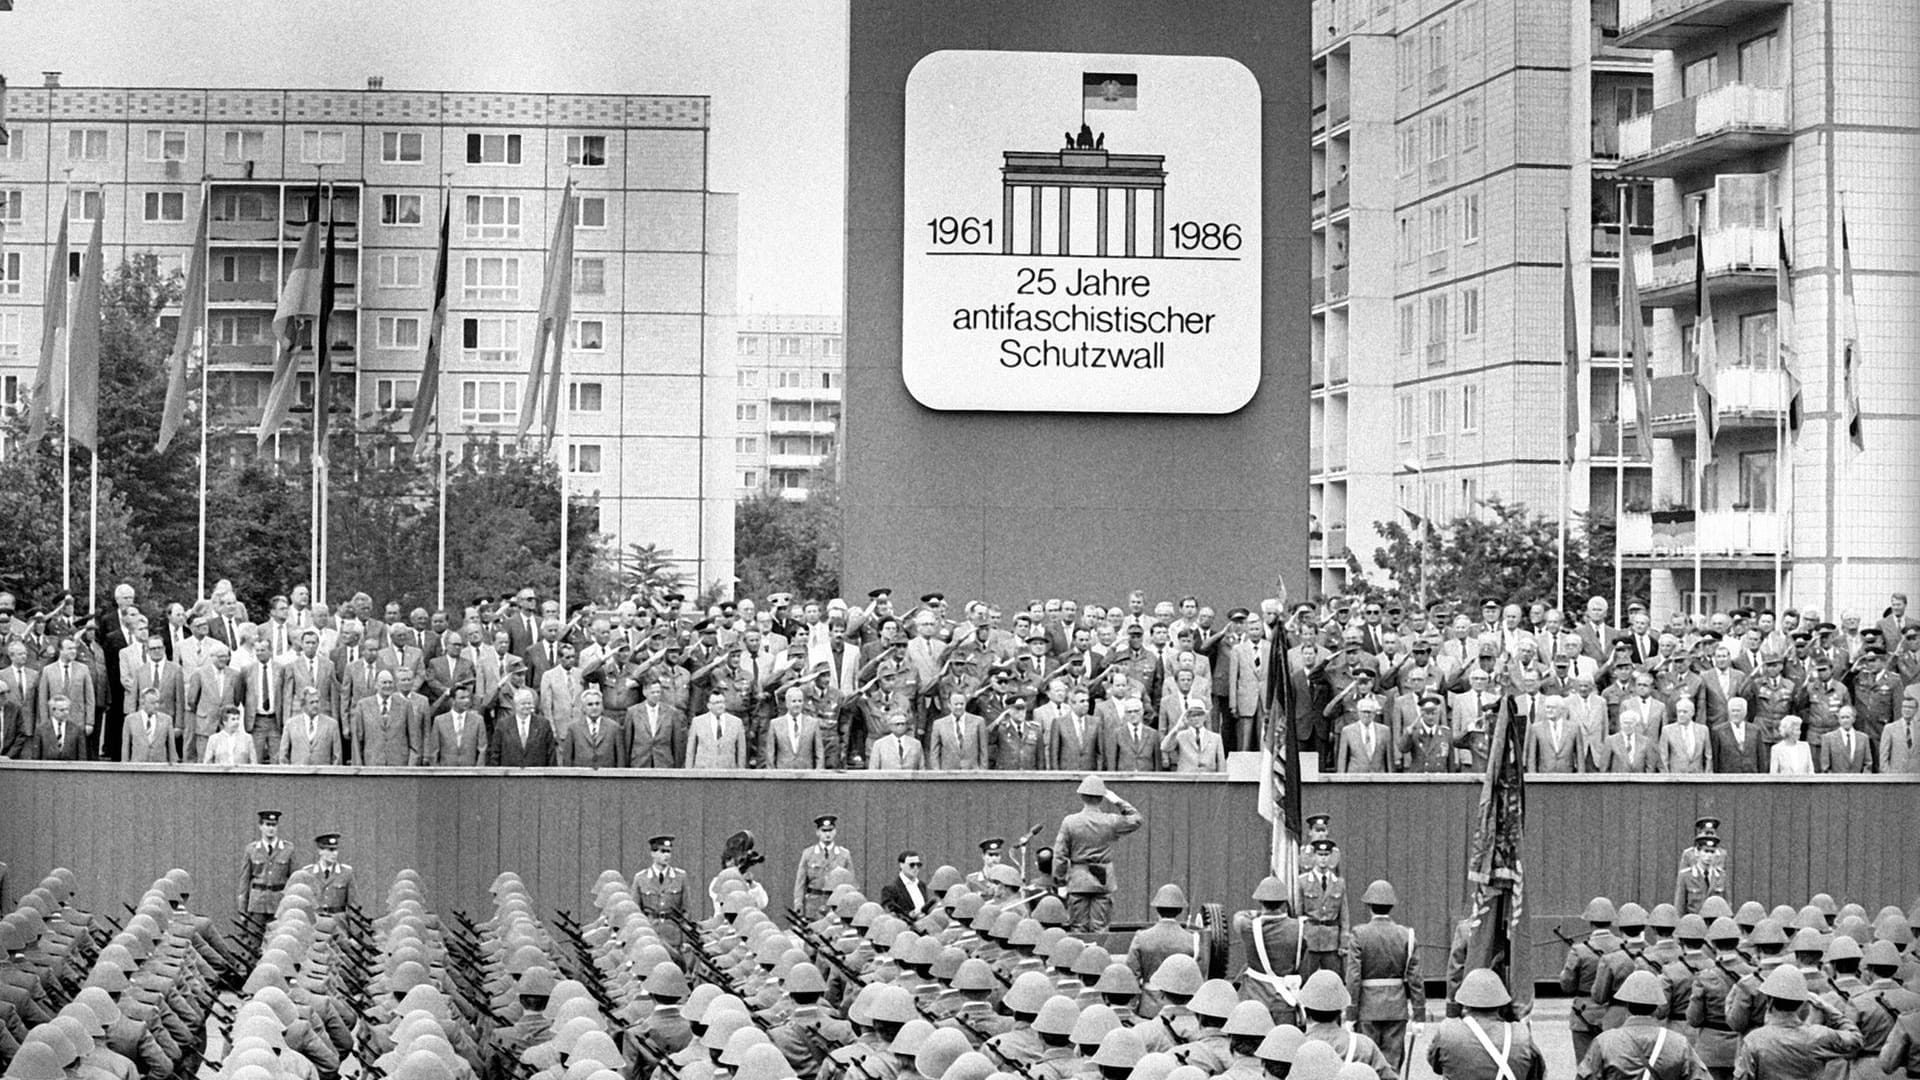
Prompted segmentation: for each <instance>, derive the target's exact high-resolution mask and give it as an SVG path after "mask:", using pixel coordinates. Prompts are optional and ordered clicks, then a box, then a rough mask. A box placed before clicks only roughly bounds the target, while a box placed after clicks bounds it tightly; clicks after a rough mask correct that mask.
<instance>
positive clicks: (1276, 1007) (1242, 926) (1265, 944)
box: [1233, 876, 1306, 1024]
mask: <svg viewBox="0 0 1920 1080" xmlns="http://www.w3.org/2000/svg"><path fill="white" fill-rule="evenodd" d="M1253 899H1254V902H1255V903H1257V904H1259V905H1260V910H1258V911H1236V912H1234V914H1233V930H1234V933H1236V934H1239V935H1240V940H1241V943H1242V945H1243V946H1244V951H1245V953H1246V957H1247V967H1246V970H1245V971H1243V972H1241V973H1240V982H1239V987H1240V996H1241V997H1243V998H1246V999H1247V1000H1248V1001H1258V1002H1259V1003H1261V1004H1262V1005H1265V1006H1266V1007H1267V1012H1268V1014H1269V1015H1271V1016H1272V1017H1273V1022H1274V1023H1276V1024H1291V1023H1294V1022H1295V1021H1296V1020H1297V1019H1298V1016H1299V1004H1300V961H1301V959H1302V955H1301V954H1302V952H1303V950H1304V948H1305V945H1306V939H1305V938H1304V937H1303V936H1302V935H1301V932H1300V920H1298V919H1296V918H1294V917H1293V911H1292V907H1293V900H1292V897H1291V895H1289V890H1288V889H1287V883H1286V882H1284V881H1281V880H1280V879H1279V878H1277V877H1271V876H1269V877H1266V878H1262V879H1261V881H1260V884H1259V885H1258V886H1257V887H1256V888H1255V889H1254V890H1253Z"/></svg>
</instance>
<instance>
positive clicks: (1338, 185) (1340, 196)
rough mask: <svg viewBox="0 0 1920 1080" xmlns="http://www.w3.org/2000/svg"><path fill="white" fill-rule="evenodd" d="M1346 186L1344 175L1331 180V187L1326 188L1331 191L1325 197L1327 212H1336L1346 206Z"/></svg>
mask: <svg viewBox="0 0 1920 1080" xmlns="http://www.w3.org/2000/svg"><path fill="white" fill-rule="evenodd" d="M1347 187H1348V184H1347V178H1346V177H1345V176H1342V177H1341V178H1340V179H1338V180H1335V181H1334V182H1333V187H1331V188H1329V189H1328V190H1329V191H1330V192H1331V194H1330V195H1329V196H1328V198H1327V208H1328V212H1330V213H1334V214H1337V213H1339V212H1340V211H1342V210H1345V209H1346V208H1347Z"/></svg>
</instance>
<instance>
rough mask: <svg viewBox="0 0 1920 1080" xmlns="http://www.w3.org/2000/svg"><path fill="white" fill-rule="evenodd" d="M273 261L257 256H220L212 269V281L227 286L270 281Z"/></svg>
mask: <svg viewBox="0 0 1920 1080" xmlns="http://www.w3.org/2000/svg"><path fill="white" fill-rule="evenodd" d="M273 273H274V263H273V260H271V259H267V258H262V257H261V256H259V255H222V256H220V262H219V264H218V265H217V266H216V267H215V268H214V280H216V281H220V282H224V283H226V284H229V285H234V284H238V283H240V282H243V281H245V282H263V281H272V280H273Z"/></svg>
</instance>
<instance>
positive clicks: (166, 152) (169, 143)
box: [147, 128, 187, 161]
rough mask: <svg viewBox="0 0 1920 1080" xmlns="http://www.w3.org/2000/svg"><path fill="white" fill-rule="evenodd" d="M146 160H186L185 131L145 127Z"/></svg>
mask: <svg viewBox="0 0 1920 1080" xmlns="http://www.w3.org/2000/svg"><path fill="white" fill-rule="evenodd" d="M147 160H148V161H185V160H187V133H186V132H184V131H170V130H166V129H162V128H148V129H147Z"/></svg>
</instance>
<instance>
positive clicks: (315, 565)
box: [295, 167, 333, 603]
mask: <svg viewBox="0 0 1920 1080" xmlns="http://www.w3.org/2000/svg"><path fill="white" fill-rule="evenodd" d="M325 173H326V170H325V168H323V167H315V169H314V170H313V210H312V212H311V213H310V214H309V215H308V220H314V219H317V218H318V217H319V216H320V197H321V196H320V192H321V182H322V180H323V179H324V177H325ZM327 216H328V219H329V220H331V219H332V216H333V211H332V209H331V208H329V209H328V211H327ZM323 257H324V256H323ZM326 334H327V329H326V327H324V326H321V325H320V319H319V317H318V315H317V314H316V315H315V317H314V320H313V334H312V339H313V406H314V415H313V418H312V423H313V460H312V461H310V462H308V463H307V577H308V579H309V580H308V588H310V589H312V591H313V600H314V602H315V603H325V602H326V595H327V593H326V587H325V586H324V585H322V584H321V569H320V532H321V528H322V526H321V524H320V416H319V408H320V399H321V397H322V394H321V392H320V374H321V368H322V367H323V366H324V365H322V364H321V363H320V350H321V349H324V348H326V347H327V345H326V341H325V338H326ZM295 377H296V378H297V377H298V376H295Z"/></svg>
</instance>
